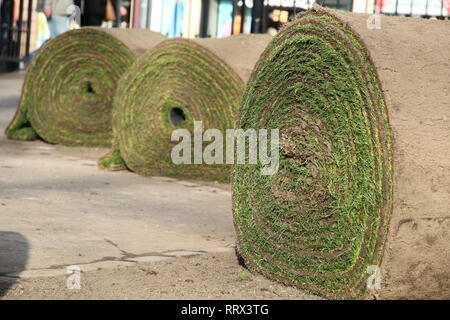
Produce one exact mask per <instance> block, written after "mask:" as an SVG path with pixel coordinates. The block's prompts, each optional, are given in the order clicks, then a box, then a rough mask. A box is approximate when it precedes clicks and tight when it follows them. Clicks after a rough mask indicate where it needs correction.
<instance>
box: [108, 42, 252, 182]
mask: <svg viewBox="0 0 450 320" xmlns="http://www.w3.org/2000/svg"><path fill="white" fill-rule="evenodd" d="M243 90H244V82H243V81H242V80H241V79H240V77H239V76H238V75H237V73H236V72H235V71H234V70H233V69H232V68H230V67H229V66H228V65H227V64H226V63H224V62H223V61H222V60H221V59H220V58H219V57H217V56H216V55H214V54H213V53H212V52H210V51H209V50H207V49H205V48H204V47H202V46H201V45H199V44H196V43H195V42H193V41H188V40H182V39H174V40H167V41H164V42H162V43H160V44H159V45H158V46H156V47H154V48H153V49H151V50H149V51H148V52H147V53H146V54H145V55H144V56H142V57H141V58H140V59H139V60H138V61H137V62H136V63H135V64H134V65H133V66H132V67H131V68H130V69H129V70H128V72H127V73H126V74H125V75H124V76H123V77H122V78H121V80H120V82H119V85H118V89H117V94H116V97H115V99H114V108H113V132H114V151H113V152H112V153H111V154H109V155H106V156H105V157H103V158H102V159H100V160H99V166H100V167H102V168H110V169H113V170H114V169H120V168H124V167H125V165H126V167H128V168H129V169H130V170H132V171H134V172H137V173H139V174H142V175H163V176H176V177H184V178H201V179H204V180H217V181H229V171H230V166H227V165H219V164H214V165H201V164H187V165H184V164H181V165H175V164H173V163H172V160H171V150H172V148H173V147H174V146H175V145H176V144H177V143H178V142H171V134H172V132H173V130H175V129H178V128H185V129H187V130H189V131H190V132H191V133H192V131H193V126H194V120H199V121H200V120H201V121H202V122H203V130H206V129H209V128H216V129H219V130H222V131H223V132H224V130H225V129H228V128H234V127H235V121H236V120H235V115H236V113H237V108H238V106H239V103H240V99H241V96H242V92H243ZM192 142H193V139H192ZM206 144H209V143H206ZM192 154H193V152H192ZM122 158H123V159H122Z"/></svg>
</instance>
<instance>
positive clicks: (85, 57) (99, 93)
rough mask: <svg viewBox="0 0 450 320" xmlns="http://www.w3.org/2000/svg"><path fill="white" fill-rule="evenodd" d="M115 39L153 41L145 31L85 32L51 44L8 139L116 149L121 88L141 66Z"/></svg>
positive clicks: (34, 70)
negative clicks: (115, 107)
mask: <svg viewBox="0 0 450 320" xmlns="http://www.w3.org/2000/svg"><path fill="white" fill-rule="evenodd" d="M111 30H112V29H111ZM114 33H116V34H123V36H124V37H123V38H125V39H126V38H133V34H139V35H140V36H141V38H140V41H142V42H145V39H148V38H146V37H145V36H144V37H143V36H142V35H143V34H145V33H146V32H145V31H133V32H130V31H129V30H124V31H122V30H112V31H109V32H107V31H103V30H102V29H100V28H82V29H78V30H72V31H69V32H66V33H64V34H62V35H60V36H58V37H56V38H55V39H53V40H51V41H50V42H48V43H47V44H46V45H45V46H44V47H43V48H42V49H41V50H40V51H39V52H38V54H37V55H36V57H35V58H33V61H32V63H31V65H30V67H29V70H28V72H27V75H26V78H25V82H24V85H23V89H22V97H21V100H20V105H19V108H18V111H17V113H16V115H15V117H14V119H13V121H12V122H11V124H10V125H9V127H8V128H7V130H6V135H7V136H8V137H9V138H12V139H19V140H33V139H36V138H38V137H40V138H42V139H43V140H45V141H47V142H50V143H58V144H64V145H83V146H109V145H111V138H112V130H111V109H112V100H113V97H114V93H115V90H116V84H117V81H118V79H119V77H120V76H121V75H122V74H123V73H124V72H125V71H126V70H127V69H128V67H129V66H130V65H131V64H132V63H133V62H134V61H135V60H136V53H135V52H133V50H132V49H133V48H132V46H131V47H129V46H127V44H126V43H124V42H123V41H122V40H119V39H118V38H117V37H116V36H114ZM147 33H148V34H147V36H148V37H152V36H154V33H153V32H151V31H148V32H147ZM156 37H157V38H161V39H163V36H162V35H157V36H156ZM151 40H152V39H151ZM150 42H151V41H150Z"/></svg>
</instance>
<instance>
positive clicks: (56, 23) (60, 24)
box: [48, 16, 69, 39]
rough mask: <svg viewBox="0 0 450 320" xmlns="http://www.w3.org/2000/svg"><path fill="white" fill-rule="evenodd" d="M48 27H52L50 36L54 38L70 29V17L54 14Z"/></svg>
mask: <svg viewBox="0 0 450 320" xmlns="http://www.w3.org/2000/svg"><path fill="white" fill-rule="evenodd" d="M48 27H49V29H50V38H51V39H53V38H55V37H56V36H58V35H60V34H61V33H63V32H66V31H67V30H69V17H68V16H52V18H51V19H50V20H48Z"/></svg>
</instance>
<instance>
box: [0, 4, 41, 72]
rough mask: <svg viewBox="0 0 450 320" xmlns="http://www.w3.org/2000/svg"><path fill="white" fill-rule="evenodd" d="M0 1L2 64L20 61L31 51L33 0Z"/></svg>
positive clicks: (0, 59) (0, 56) (0, 53)
mask: <svg viewBox="0 0 450 320" xmlns="http://www.w3.org/2000/svg"><path fill="white" fill-rule="evenodd" d="M0 3H1V4H0V64H2V63H3V64H4V63H19V62H21V61H24V59H25V58H26V57H27V56H28V54H29V53H30V36H31V16H32V10H33V0H0Z"/></svg>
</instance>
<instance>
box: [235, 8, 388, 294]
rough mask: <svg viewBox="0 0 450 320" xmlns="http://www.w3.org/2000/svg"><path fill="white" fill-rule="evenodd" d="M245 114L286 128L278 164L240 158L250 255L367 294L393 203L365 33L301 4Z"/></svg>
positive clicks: (238, 180) (238, 194) (309, 280)
mask: <svg viewBox="0 0 450 320" xmlns="http://www.w3.org/2000/svg"><path fill="white" fill-rule="evenodd" d="M239 121H240V124H239V126H240V127H241V128H243V129H247V128H255V129H258V128H266V129H275V128H279V129H280V168H279V171H278V173H277V174H275V175H273V176H263V175H261V174H260V166H259V165H237V166H235V169H234V174H233V179H232V180H233V211H234V212H233V214H234V221H235V228H236V231H237V235H238V242H239V245H238V251H239V254H240V255H241V256H242V258H243V259H244V261H245V263H246V265H247V266H248V267H249V268H250V269H253V270H255V271H258V272H260V273H262V274H264V275H266V276H268V277H270V278H272V279H276V280H278V281H281V282H283V283H286V284H288V285H293V286H296V287H298V288H301V289H303V290H304V291H306V292H311V293H315V294H319V295H322V296H325V297H328V298H357V297H361V296H363V295H364V293H365V290H366V280H367V277H368V276H369V275H368V274H367V273H366V270H367V267H368V266H369V265H379V264H380V260H381V257H382V252H383V245H384V242H385V239H386V234H387V227H388V223H389V219H390V215H391V211H392V164H391V163H392V148H391V140H392V138H391V129H390V125H389V122H388V117H387V111H386V107H385V103H384V99H383V94H382V91H381V89H380V83H379V81H378V78H377V74H376V71H375V70H374V67H373V64H372V62H371V60H370V58H369V56H368V53H367V52H366V49H365V47H364V46H363V44H362V43H361V41H360V40H359V39H358V37H357V36H356V35H355V33H354V32H353V31H352V30H350V28H349V27H347V26H346V24H344V23H343V22H342V21H340V20H339V19H338V18H336V17H334V16H333V15H332V14H330V13H329V11H324V10H321V9H320V8H319V9H313V10H310V11H308V12H307V13H305V14H302V15H301V16H300V18H298V19H297V20H296V21H294V22H293V23H291V24H289V25H288V26H287V27H285V28H284V30H283V31H282V32H281V33H280V34H279V35H278V36H277V37H276V38H275V39H274V40H273V41H272V43H271V44H270V45H269V46H268V48H267V49H266V50H265V51H264V53H263V55H262V56H261V58H260V60H259V61H258V63H257V65H256V67H255V70H254V71H253V74H252V77H251V79H250V81H249V83H248V86H247V88H246V90H245V93H244V97H243V102H242V105H241V111H240V118H239Z"/></svg>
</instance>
